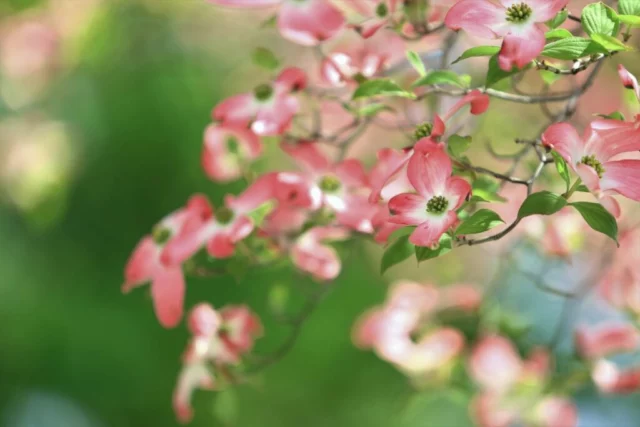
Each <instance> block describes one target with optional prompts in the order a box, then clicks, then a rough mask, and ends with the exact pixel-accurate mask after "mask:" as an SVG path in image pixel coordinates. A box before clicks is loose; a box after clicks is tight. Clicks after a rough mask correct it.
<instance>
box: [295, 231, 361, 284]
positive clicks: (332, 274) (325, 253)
mask: <svg viewBox="0 0 640 427" xmlns="http://www.w3.org/2000/svg"><path fill="white" fill-rule="evenodd" d="M348 237H349V231H348V230H347V229H345V228H341V227H314V228H311V229H310V230H308V231H306V232H304V233H303V234H302V235H300V237H298V238H297V239H296V241H295V243H294V244H293V247H292V248H291V259H292V261H293V264H294V265H295V266H296V267H298V268H299V269H300V270H302V271H304V272H307V273H309V274H311V275H312V276H313V277H314V278H315V279H316V280H320V281H328V280H333V279H335V278H336V277H338V275H339V274H340V270H341V268H342V262H341V260H340V256H339V255H338V253H337V252H336V250H335V249H334V248H332V247H331V246H329V245H327V244H326V243H328V242H330V241H338V240H345V239H347V238H348Z"/></svg>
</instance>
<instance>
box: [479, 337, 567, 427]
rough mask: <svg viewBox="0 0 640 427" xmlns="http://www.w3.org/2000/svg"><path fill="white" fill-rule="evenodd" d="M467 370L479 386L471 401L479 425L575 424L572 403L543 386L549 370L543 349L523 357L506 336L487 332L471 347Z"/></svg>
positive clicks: (490, 426) (565, 426) (552, 425)
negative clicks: (525, 358)
mask: <svg viewBox="0 0 640 427" xmlns="http://www.w3.org/2000/svg"><path fill="white" fill-rule="evenodd" d="M469 372H470V374H471V376H472V377H473V379H474V380H475V381H476V382H477V383H478V385H479V386H480V387H481V389H482V392H481V393H480V394H479V395H477V396H476V397H475V399H474V401H473V403H472V409H473V414H474V416H475V419H476V422H477V423H478V424H479V425H480V426H482V427H507V426H510V425H512V424H519V423H523V424H525V425H536V426H549V427H556V426H562V427H573V426H575V425H576V424H577V412H576V409H575V407H574V405H573V404H572V403H571V402H570V401H569V400H566V399H565V398H563V397H560V396H555V395H553V394H548V392H547V391H546V389H545V387H546V384H547V381H548V374H549V354H548V352H547V351H545V350H542V349H539V350H535V351H534V352H533V353H532V354H531V355H530V357H529V358H528V359H527V360H522V359H521V358H520V356H519V355H518V353H517V352H516V349H515V348H514V347H513V345H512V344H511V342H510V341H508V340H507V339H506V338H503V337H500V336H489V337H486V338H483V339H482V340H481V341H480V342H479V343H478V344H477V345H476V346H475V348H474V349H473V352H472V354H471V358H470V361H469Z"/></svg>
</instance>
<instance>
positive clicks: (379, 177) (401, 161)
mask: <svg viewBox="0 0 640 427" xmlns="http://www.w3.org/2000/svg"><path fill="white" fill-rule="evenodd" d="M411 154H412V152H411V151H405V150H394V149H392V148H383V149H382V150H380V151H378V154H377V155H378V163H376V165H375V166H374V167H373V169H372V170H371V174H370V176H369V180H370V183H371V195H370V196H369V201H370V202H371V203H376V202H377V201H378V200H379V199H380V195H381V193H382V189H383V188H384V187H385V186H386V185H387V184H388V183H389V181H391V179H392V178H393V176H394V175H396V174H398V173H399V172H400V171H401V170H402V168H403V167H404V166H405V165H406V164H407V162H408V161H409V158H410V157H411Z"/></svg>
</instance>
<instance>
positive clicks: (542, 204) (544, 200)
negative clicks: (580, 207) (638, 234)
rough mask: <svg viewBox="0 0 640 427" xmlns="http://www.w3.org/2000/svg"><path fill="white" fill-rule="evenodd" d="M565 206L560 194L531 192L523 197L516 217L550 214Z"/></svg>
mask: <svg viewBox="0 0 640 427" xmlns="http://www.w3.org/2000/svg"><path fill="white" fill-rule="evenodd" d="M565 206H567V201H566V199H564V198H563V197H562V196H560V195H558V194H555V193H551V192H549V191H541V192H539V193H533V194H532V195H530V196H529V197H527V198H526V199H525V201H524V202H523V203H522V206H520V210H519V211H518V218H524V217H527V216H531V215H552V214H554V213H556V212H558V211H559V210H560V209H562V208H564V207H565Z"/></svg>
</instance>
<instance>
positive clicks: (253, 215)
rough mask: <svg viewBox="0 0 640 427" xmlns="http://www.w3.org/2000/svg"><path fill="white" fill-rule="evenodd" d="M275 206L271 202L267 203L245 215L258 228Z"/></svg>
mask: <svg viewBox="0 0 640 427" xmlns="http://www.w3.org/2000/svg"><path fill="white" fill-rule="evenodd" d="M274 206H275V203H274V202H272V201H267V202H264V203H263V204H261V205H260V206H258V207H257V208H255V209H254V210H252V211H251V212H249V213H248V214H247V216H248V217H249V218H250V219H251V221H252V222H253V223H254V224H255V226H256V227H260V226H261V225H262V223H263V222H264V219H265V218H266V217H267V215H269V214H270V213H271V211H272V210H273V208H274Z"/></svg>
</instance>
